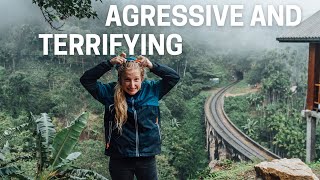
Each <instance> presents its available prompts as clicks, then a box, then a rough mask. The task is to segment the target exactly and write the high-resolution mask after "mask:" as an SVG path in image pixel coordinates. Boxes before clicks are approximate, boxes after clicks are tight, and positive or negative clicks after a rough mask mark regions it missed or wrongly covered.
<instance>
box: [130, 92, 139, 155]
mask: <svg viewBox="0 0 320 180" xmlns="http://www.w3.org/2000/svg"><path fill="white" fill-rule="evenodd" d="M131 99H132V110H133V115H134V121H135V128H136V156H137V157H139V133H138V127H139V126H138V116H137V111H136V109H135V108H134V99H133V97H132V98H131Z"/></svg>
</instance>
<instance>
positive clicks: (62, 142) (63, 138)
mask: <svg viewBox="0 0 320 180" xmlns="http://www.w3.org/2000/svg"><path fill="white" fill-rule="evenodd" d="M88 117H89V114H88V113H86V112H85V113H82V114H81V115H80V116H79V117H78V118H77V119H76V120H75V121H74V122H73V123H72V124H71V125H70V126H69V127H67V128H65V129H63V130H62V131H60V132H59V133H58V134H57V135H56V137H55V138H54V141H53V149H54V153H53V161H52V164H51V166H52V167H53V168H54V167H56V166H57V165H58V164H60V163H61V162H62V160H63V159H66V157H67V156H68V155H69V154H70V153H71V151H72V149H73V148H74V146H75V145H76V143H77V142H78V139H79V137H80V134H81V132H82V130H83V129H84V128H85V126H86V124H87V119H88Z"/></svg>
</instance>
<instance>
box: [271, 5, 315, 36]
mask: <svg viewBox="0 0 320 180" xmlns="http://www.w3.org/2000/svg"><path fill="white" fill-rule="evenodd" d="M276 39H277V40H278V41H279V42H320V10H319V11H318V12H316V13H315V14H313V15H312V16H310V17H309V18H307V19H306V20H304V21H303V22H302V23H300V24H299V25H298V26H296V27H293V28H292V29H291V30H290V31H288V32H286V33H285V34H283V35H281V36H280V37H277V38H276Z"/></svg>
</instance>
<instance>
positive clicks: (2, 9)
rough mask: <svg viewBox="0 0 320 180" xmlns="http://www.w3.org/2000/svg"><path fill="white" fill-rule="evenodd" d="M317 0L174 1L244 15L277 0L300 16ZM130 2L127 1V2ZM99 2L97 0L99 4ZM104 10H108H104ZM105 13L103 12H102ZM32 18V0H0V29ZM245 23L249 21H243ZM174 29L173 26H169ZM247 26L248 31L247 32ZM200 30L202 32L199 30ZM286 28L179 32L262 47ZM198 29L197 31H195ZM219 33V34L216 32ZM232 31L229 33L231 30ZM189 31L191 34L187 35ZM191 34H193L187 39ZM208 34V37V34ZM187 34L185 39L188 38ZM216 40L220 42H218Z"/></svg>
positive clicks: (36, 14) (35, 11) (163, 0)
mask: <svg viewBox="0 0 320 180" xmlns="http://www.w3.org/2000/svg"><path fill="white" fill-rule="evenodd" d="M318 1H319V0H282V1H281V0H210V1H209V0H202V1H196V0H191V1H186V0H176V1H174V4H184V5H186V6H190V5H192V4H200V5H210V4H211V5H213V4H217V5H224V4H229V5H233V4H243V5H244V7H245V8H244V12H243V14H244V16H246V15H245V14H250V13H251V12H252V10H253V7H254V5H256V4H262V5H268V4H270V5H279V4H283V5H286V4H295V5H298V6H299V7H300V8H301V10H302V16H303V18H302V20H304V19H305V18H307V17H309V16H310V15H312V14H313V13H315V12H316V11H318V10H320V7H319V5H318V4H319V2H318ZM103 2H104V3H106V2H107V3H110V2H111V3H112V4H115V3H114V2H115V1H112V0H111V1H110V0H103ZM118 2H121V3H123V4H124V3H126V2H135V1H134V0H122V1H118ZM144 2H145V3H141V1H139V4H149V3H154V2H157V3H158V4H168V3H171V2H172V1H169V0H152V1H151V0H145V1H144ZM128 4H129V3H128ZM99 5H100V4H99ZM248 11H251V12H248ZM106 12H107V10H106ZM104 15H105V14H104ZM104 15H100V18H101V19H104V18H105V17H101V16H104ZM32 21H42V22H44V19H43V17H42V15H41V12H40V10H39V8H38V7H37V6H36V5H34V4H32V0H0V30H2V29H3V27H7V26H11V25H14V24H23V23H29V22H32ZM245 24H248V23H245ZM172 29H173V30H176V29H175V28H172ZM248 30H249V31H250V33H248ZM202 31H203V33H202ZM284 31H285V29H284V28H281V27H277V26H274V27H263V28H259V27H230V26H229V27H224V28H218V27H204V28H197V27H183V28H179V32H181V33H184V36H186V37H187V38H188V37H189V40H190V41H193V42H195V43H196V42H197V41H198V42H199V43H202V42H205V41H208V43H212V45H213V47H216V46H217V44H218V45H219V46H221V47H227V48H229V47H233V46H235V44H236V46H237V47H239V48H244V47H247V46H252V47H255V48H260V47H261V48H263V47H271V48H272V47H275V46H279V43H278V42H277V41H276V40H275V37H276V36H279V35H281V33H283V32H284ZM194 32H197V33H194ZM219 33H220V34H219ZM230 33H231V34H232V35H231V34H230ZM189 34H192V36H190V35H189ZM190 37H192V38H193V39H192V38H191V39H190ZM208 37H211V38H208ZM187 38H186V39H187ZM217 42H219V43H217Z"/></svg>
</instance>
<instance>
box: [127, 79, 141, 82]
mask: <svg viewBox="0 0 320 180" xmlns="http://www.w3.org/2000/svg"><path fill="white" fill-rule="evenodd" d="M125 81H126V82H130V81H131V79H125ZM133 81H135V82H138V81H140V78H135V79H133Z"/></svg>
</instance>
